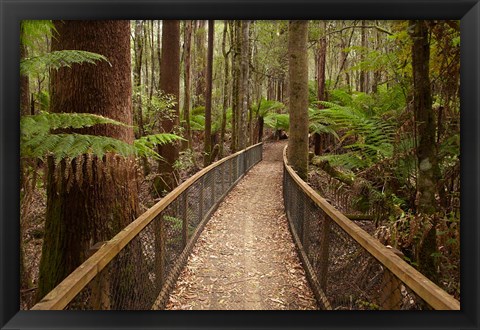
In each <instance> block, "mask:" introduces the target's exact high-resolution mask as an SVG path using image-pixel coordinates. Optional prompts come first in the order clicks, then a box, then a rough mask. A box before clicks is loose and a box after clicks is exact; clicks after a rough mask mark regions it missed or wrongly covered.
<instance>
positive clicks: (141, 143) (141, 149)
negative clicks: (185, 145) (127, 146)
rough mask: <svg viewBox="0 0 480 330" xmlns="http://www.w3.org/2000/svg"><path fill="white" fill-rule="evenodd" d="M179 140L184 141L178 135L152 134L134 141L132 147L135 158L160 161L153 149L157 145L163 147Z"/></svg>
mask: <svg viewBox="0 0 480 330" xmlns="http://www.w3.org/2000/svg"><path fill="white" fill-rule="evenodd" d="M180 140H185V139H184V138H182V137H180V136H178V135H175V134H169V133H161V134H152V135H147V136H143V137H141V138H139V139H136V140H135V141H134V147H135V151H136V154H137V156H140V157H152V158H155V159H158V160H161V159H163V158H162V157H161V156H160V155H159V154H158V153H157V152H156V151H155V147H156V146H158V145H165V144H169V143H173V142H175V141H180Z"/></svg>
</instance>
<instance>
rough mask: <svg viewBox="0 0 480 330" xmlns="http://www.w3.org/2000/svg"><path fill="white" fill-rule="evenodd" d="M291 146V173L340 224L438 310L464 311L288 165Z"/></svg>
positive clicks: (457, 303) (284, 153) (284, 152)
mask: <svg viewBox="0 0 480 330" xmlns="http://www.w3.org/2000/svg"><path fill="white" fill-rule="evenodd" d="M286 152H287V147H285V149H284V151H283V162H284V166H285V169H286V170H287V172H288V174H289V175H290V176H291V177H292V178H293V180H294V181H295V182H296V184H297V185H298V186H299V187H300V188H301V189H302V190H303V192H304V193H305V194H306V195H307V196H308V197H309V198H310V199H311V200H312V201H313V202H314V203H315V204H316V205H317V206H319V207H320V208H321V209H322V210H323V211H324V212H325V213H326V214H327V215H328V216H329V217H330V219H331V220H333V221H334V222H335V223H336V224H338V225H339V226H340V227H341V228H342V229H343V230H344V231H345V232H346V233H347V234H348V235H349V236H350V237H352V238H353V239H354V240H355V241H356V242H358V244H360V245H361V246H362V247H363V248H364V249H365V250H367V251H368V252H369V253H370V254H371V255H372V256H373V257H375V259H377V260H378V261H379V262H380V263H381V264H382V265H384V266H385V267H386V268H388V269H389V270H390V271H391V272H392V273H393V274H394V275H395V276H396V277H397V278H398V279H400V280H401V281H402V282H403V283H405V284H406V285H407V286H408V287H409V288H410V289H412V290H413V291H414V292H415V293H416V294H417V295H418V296H420V297H421V298H422V299H423V300H424V301H425V302H426V303H428V304H429V305H430V306H431V307H433V308H434V309H437V310H460V302H459V301H458V300H456V299H455V298H453V297H452V296H451V295H449V294H448V293H447V292H445V291H444V290H442V289H441V288H440V287H439V286H437V285H436V284H435V283H433V282H432V281H430V280H429V279H428V278H427V277H425V276H424V275H423V274H421V273H420V272H419V271H417V270H416V269H415V268H413V267H412V266H410V265H409V264H407V263H406V262H405V261H404V260H403V259H401V258H400V257H399V256H397V255H396V254H395V253H394V252H393V251H392V250H391V249H388V248H387V247H385V246H384V245H382V244H381V243H380V242H379V241H378V240H376V239H375V238H373V237H372V236H370V235H369V234H368V233H367V232H365V231H364V230H363V229H361V228H360V227H359V226H357V225H356V224H355V223H353V222H352V221H350V220H349V219H348V218H347V217H346V216H345V215H343V214H342V213H341V212H340V211H338V210H337V209H335V208H334V207H333V206H332V205H331V204H329V203H328V202H327V201H326V200H325V199H324V198H322V197H321V196H320V195H319V194H318V193H316V192H315V190H313V189H312V188H311V187H310V186H309V185H308V184H306V183H305V182H304V181H303V180H302V179H301V178H300V177H299V176H298V175H297V174H296V173H295V171H294V170H293V169H292V168H291V166H290V165H288V162H287V156H286Z"/></svg>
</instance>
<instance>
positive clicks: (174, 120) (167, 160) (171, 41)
mask: <svg viewBox="0 0 480 330" xmlns="http://www.w3.org/2000/svg"><path fill="white" fill-rule="evenodd" d="M160 72H161V73H160V89H161V90H162V91H163V92H164V93H166V94H169V95H173V97H174V98H175V104H174V105H173V106H172V108H171V109H170V111H171V113H170V115H168V116H164V117H163V118H162V121H161V123H160V127H159V129H160V131H161V132H164V133H172V132H173V130H174V128H175V126H177V125H178V122H179V119H178V118H179V100H180V21H178V20H164V21H163V31H162V62H161V66H160ZM158 151H159V154H160V155H161V156H162V157H163V158H164V159H163V160H160V161H159V166H158V174H159V175H160V177H159V178H158V179H157V180H156V181H155V188H156V190H157V192H159V193H162V192H164V191H167V192H168V191H171V190H172V189H173V188H175V187H176V186H177V174H176V170H175V169H174V167H173V165H174V163H175V161H176V160H177V159H178V155H179V151H178V146H177V144H176V143H175V142H173V143H169V144H166V145H162V146H159V147H158Z"/></svg>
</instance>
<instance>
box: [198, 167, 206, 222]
mask: <svg viewBox="0 0 480 330" xmlns="http://www.w3.org/2000/svg"><path fill="white" fill-rule="evenodd" d="M200 180H201V184H200V196H199V199H200V201H199V211H198V212H199V213H200V214H199V216H200V221H202V220H203V189H205V176H202V178H201V179H200Z"/></svg>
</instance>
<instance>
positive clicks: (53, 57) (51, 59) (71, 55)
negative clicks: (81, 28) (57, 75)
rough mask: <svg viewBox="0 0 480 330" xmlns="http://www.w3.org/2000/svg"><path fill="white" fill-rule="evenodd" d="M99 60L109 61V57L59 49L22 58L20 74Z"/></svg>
mask: <svg viewBox="0 0 480 330" xmlns="http://www.w3.org/2000/svg"><path fill="white" fill-rule="evenodd" d="M98 61H106V62H108V59H107V58H106V57H105V56H103V55H100V54H96V53H92V52H87V51H83V50H59V51H53V52H50V53H46V54H42V55H39V56H35V57H29V58H26V59H23V60H21V61H20V74H23V75H29V74H40V73H43V72H46V71H48V70H50V69H56V70H58V69H60V68H62V67H71V66H72V65H73V64H83V63H90V64H96V63H97V62H98ZM108 63H110V62H108Z"/></svg>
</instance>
